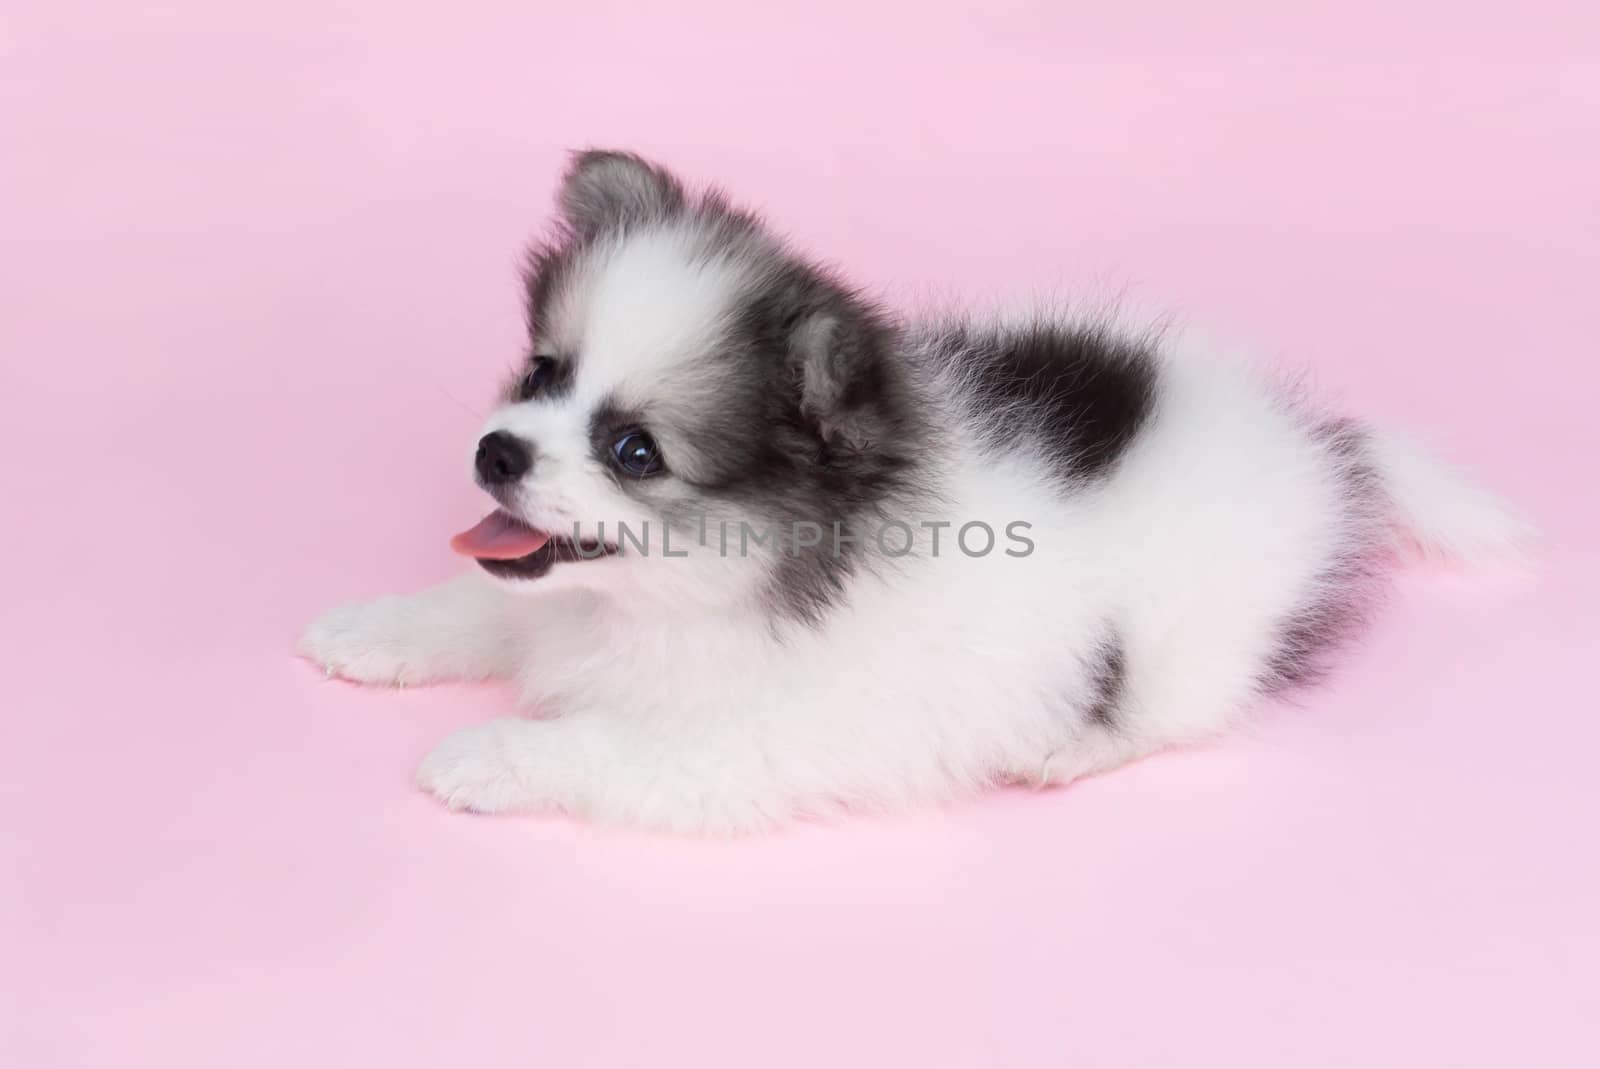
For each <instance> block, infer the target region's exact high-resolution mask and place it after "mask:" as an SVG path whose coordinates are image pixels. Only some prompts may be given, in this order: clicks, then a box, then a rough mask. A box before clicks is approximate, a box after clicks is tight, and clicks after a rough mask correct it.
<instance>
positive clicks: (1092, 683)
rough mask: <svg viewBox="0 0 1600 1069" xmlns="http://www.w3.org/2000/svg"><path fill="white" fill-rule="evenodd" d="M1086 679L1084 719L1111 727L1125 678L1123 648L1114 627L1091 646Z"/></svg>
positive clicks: (1125, 655)
mask: <svg viewBox="0 0 1600 1069" xmlns="http://www.w3.org/2000/svg"><path fill="white" fill-rule="evenodd" d="M1088 680H1089V700H1088V703H1087V704H1086V705H1085V707H1084V716H1085V719H1087V720H1088V722H1089V723H1091V724H1095V725H1098V726H1099V727H1103V728H1106V729H1113V728H1115V727H1116V726H1117V713H1118V710H1119V707H1120V706H1121V704H1122V694H1123V691H1124V690H1125V689H1126V688H1127V680H1128V651H1127V647H1126V646H1125V645H1124V644H1123V641H1122V636H1121V635H1119V634H1118V633H1117V632H1116V631H1115V630H1113V631H1111V632H1110V633H1109V634H1108V635H1107V637H1106V638H1105V639H1103V640H1102V641H1101V642H1100V644H1099V645H1098V646H1096V647H1095V650H1094V653H1093V654H1092V659H1091V661H1090V666H1089V676H1088Z"/></svg>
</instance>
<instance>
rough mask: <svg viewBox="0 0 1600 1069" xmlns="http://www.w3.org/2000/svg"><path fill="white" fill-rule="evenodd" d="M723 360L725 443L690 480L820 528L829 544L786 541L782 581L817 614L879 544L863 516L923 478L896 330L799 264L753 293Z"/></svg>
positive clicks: (715, 416)
mask: <svg viewBox="0 0 1600 1069" xmlns="http://www.w3.org/2000/svg"><path fill="white" fill-rule="evenodd" d="M717 359H719V360H720V361H721V362H722V364H723V372H724V374H723V375H722V376H721V378H722V379H723V382H724V387H723V391H722V395H721V396H720V397H718V398H717V399H716V404H717V406H718V407H719V408H720V409H721V411H719V412H708V413H707V414H706V416H707V419H706V423H705V430H706V432H707V433H708V435H709V436H710V437H711V438H712V439H714V440H712V441H708V442H707V447H706V455H707V457H708V458H709V463H708V464H706V465H704V466H703V467H702V469H701V471H700V473H699V474H698V476H697V478H696V479H695V480H694V481H693V482H692V485H693V486H694V487H695V488H696V489H697V490H698V491H700V492H702V493H705V494H708V495H711V496H715V497H720V498H724V499H728V500H731V501H734V502H737V503H739V504H740V505H741V506H742V507H743V508H744V509H746V510H748V511H750V512H752V513H754V514H755V515H758V516H762V517H764V518H766V519H767V520H768V521H769V522H770V523H771V524H772V525H773V527H774V529H776V530H778V531H780V532H782V533H783V534H785V535H787V534H789V533H790V532H792V531H793V529H794V525H795V524H797V523H802V524H804V523H809V524H816V525H817V526H818V527H819V528H820V529H821V530H822V532H823V539H822V544H821V545H819V546H816V547H793V546H792V545H791V546H789V547H788V548H786V551H785V553H784V554H783V556H782V557H781V558H780V562H779V565H778V568H777V571H776V573H775V574H774V576H773V581H772V585H771V589H770V594H771V597H772V598H773V599H774V601H775V602H776V603H777V607H778V608H779V609H780V610H781V611H782V612H783V613H784V614H785V615H788V616H790V617H794V618H798V619H801V620H805V621H810V622H815V621H817V620H819V619H820V618H821V617H822V616H823V614H824V613H825V612H826V611H827V610H828V609H829V608H830V607H831V606H832V605H833V604H835V603H836V602H837V600H838V598H839V597H840V595H841V594H842V592H843V590H844V585H845V580H846V579H847V578H848V577H849V575H850V574H852V573H853V572H854V571H855V569H856V568H857V567H858V565H859V563H860V559H861V553H862V549H863V548H864V547H865V546H867V545H870V544H871V539H872V537H873V535H874V533H875V532H876V524H868V523H866V522H865V521H867V519H868V518H869V517H871V516H874V515H876V513H877V511H878V510H880V509H882V508H883V507H884V506H885V504H886V503H887V502H888V501H890V500H891V499H894V498H895V497H897V496H898V495H903V494H905V493H907V492H908V491H909V490H911V488H912V487H914V485H915V483H916V474H917V464H918V461H919V460H920V459H921V457H922V456H923V455H924V454H925V452H926V449H927V445H926V437H927V429H926V428H925V427H924V425H923V420H922V418H921V415H920V412H919V408H918V405H917V404H916V403H915V401H914V399H913V397H912V395H911V390H910V387H909V385H908V384H907V382H906V379H905V375H904V372H903V369H902V367H901V365H900V363H899V361H900V359H901V352H900V348H899V337H898V333H897V332H896V331H895V329H894V328H893V327H892V325H891V324H890V321H889V319H888V318H887V317H886V316H885V315H883V313H881V312H880V311H879V310H878V309H877V308H875V307H873V306H872V305H871V304H869V303H868V302H866V301H865V300H863V299H862V298H861V297H860V296H859V295H857V294H856V293H854V292H853V291H852V290H850V289H849V288H847V287H845V286H844V285H842V284H841V283H839V282H838V281H836V280H834V279H833V278H831V277H829V276H828V275H827V274H825V273H824V272H822V271H820V270H818V269H816V268H813V267H811V266H809V265H806V264H803V263H800V262H798V261H788V262H784V263H782V264H778V265H774V267H773V269H772V270H771V271H770V272H769V273H768V275H767V277H766V278H765V279H764V282H763V284H762V285H761V286H760V287H758V288H756V289H754V290H753V291H752V292H751V293H750V295H749V296H748V297H747V299H746V301H745V303H744V306H743V307H742V308H741V309H740V310H739V312H738V313H737V315H736V316H735V317H734V322H733V326H732V328H731V330H730V331H729V333H728V335H727V338H726V341H725V347H724V350H723V352H722V353H721V354H720V355H719V356H718V357H717ZM668 463H669V464H670V463H671V460H670V458H669V459H668ZM836 530H837V531H838V532H839V537H838V539H837V546H836V545H835V541H836V540H835V534H834V532H835V531H836Z"/></svg>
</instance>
